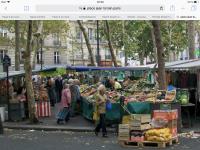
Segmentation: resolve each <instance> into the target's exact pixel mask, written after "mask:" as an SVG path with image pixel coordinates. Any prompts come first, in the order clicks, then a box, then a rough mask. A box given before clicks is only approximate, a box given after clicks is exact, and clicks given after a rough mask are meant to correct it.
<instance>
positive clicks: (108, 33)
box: [105, 20, 118, 67]
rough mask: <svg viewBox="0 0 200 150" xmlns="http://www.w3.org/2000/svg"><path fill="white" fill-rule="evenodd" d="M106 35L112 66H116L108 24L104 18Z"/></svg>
mask: <svg viewBox="0 0 200 150" xmlns="http://www.w3.org/2000/svg"><path fill="white" fill-rule="evenodd" d="M105 23H106V37H107V41H108V46H109V50H110V54H111V57H112V62H113V63H114V66H115V67H117V66H118V65H117V59H116V56H115V52H114V48H113V46H112V41H111V37H110V26H109V22H108V21H107V20H106V21H105Z"/></svg>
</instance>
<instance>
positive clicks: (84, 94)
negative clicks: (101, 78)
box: [81, 87, 97, 97]
mask: <svg viewBox="0 0 200 150" xmlns="http://www.w3.org/2000/svg"><path fill="white" fill-rule="evenodd" d="M96 92H97V89H95V88H94V87H89V88H87V89H86V90H85V91H84V92H82V93H81V95H82V96H84V97H88V96H90V95H93V94H94V93H96Z"/></svg>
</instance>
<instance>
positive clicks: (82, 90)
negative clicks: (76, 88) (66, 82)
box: [80, 84, 88, 93]
mask: <svg viewBox="0 0 200 150" xmlns="http://www.w3.org/2000/svg"><path fill="white" fill-rule="evenodd" d="M87 88H88V85H87V84H82V85H80V92H81V93H82V92H84V91H85V90H86V89H87Z"/></svg>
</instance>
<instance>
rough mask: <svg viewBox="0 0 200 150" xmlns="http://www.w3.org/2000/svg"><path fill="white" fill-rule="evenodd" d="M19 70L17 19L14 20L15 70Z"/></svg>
mask: <svg viewBox="0 0 200 150" xmlns="http://www.w3.org/2000/svg"><path fill="white" fill-rule="evenodd" d="M19 70H20V50H19V20H16V21H15V71H19Z"/></svg>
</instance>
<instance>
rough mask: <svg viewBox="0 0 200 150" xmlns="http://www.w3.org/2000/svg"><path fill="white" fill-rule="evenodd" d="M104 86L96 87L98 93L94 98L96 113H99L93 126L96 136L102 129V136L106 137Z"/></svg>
mask: <svg viewBox="0 0 200 150" xmlns="http://www.w3.org/2000/svg"><path fill="white" fill-rule="evenodd" d="M105 93H106V88H105V86H104V85H102V84H101V85H100V86H99V87H98V94H97V100H96V108H97V114H99V122H98V123H97V126H96V128H95V135H96V136H97V135H98V133H99V132H100V129H102V136H103V137H107V131H106V99H107V97H106V94H105Z"/></svg>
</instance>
